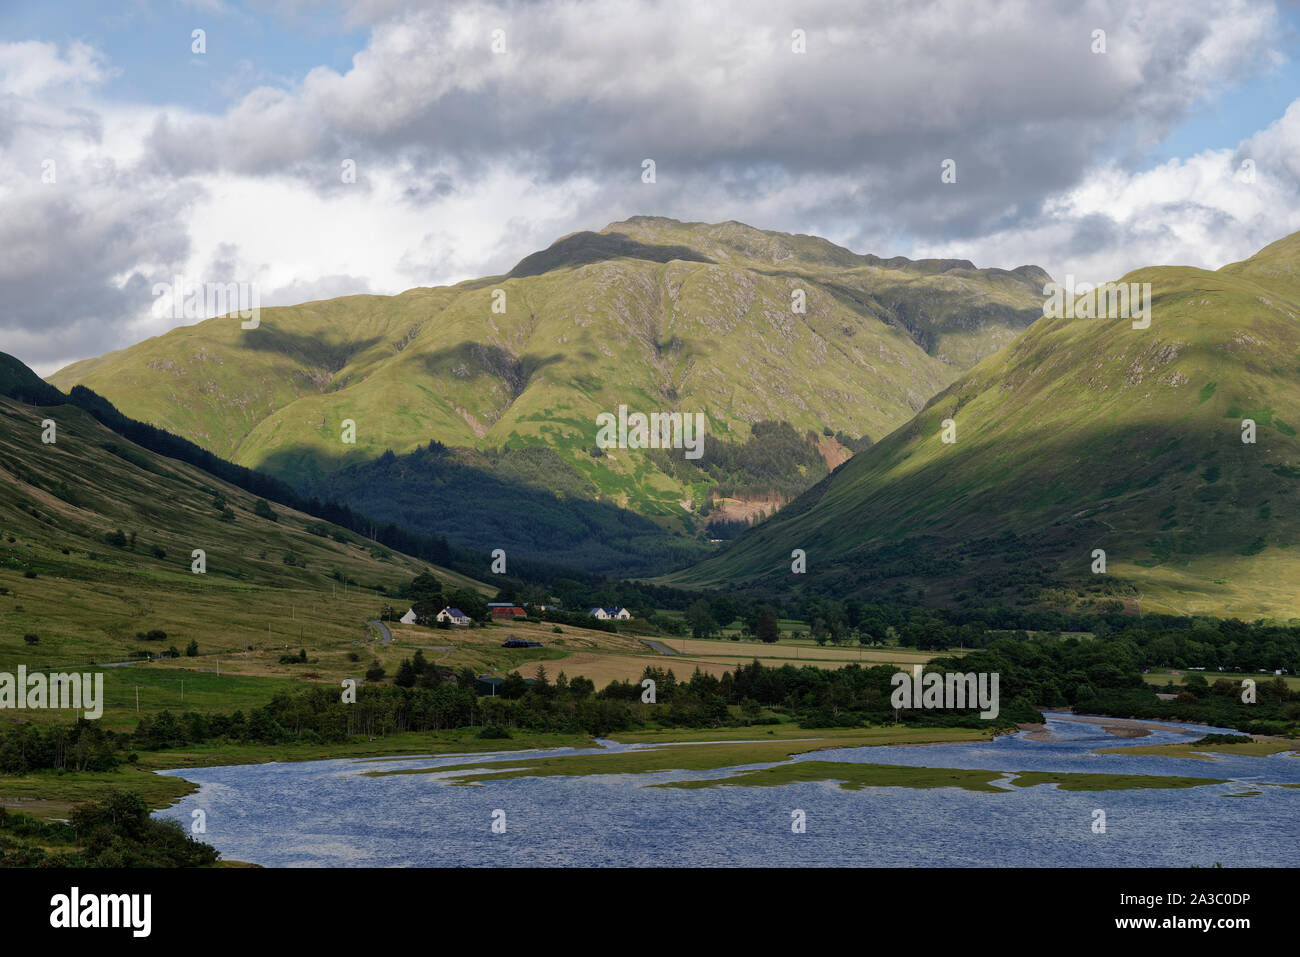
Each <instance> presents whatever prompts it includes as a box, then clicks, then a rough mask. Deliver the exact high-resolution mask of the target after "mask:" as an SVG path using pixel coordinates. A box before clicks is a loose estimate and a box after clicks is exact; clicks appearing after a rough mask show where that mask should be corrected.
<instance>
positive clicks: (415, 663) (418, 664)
mask: <svg viewBox="0 0 1300 957" xmlns="http://www.w3.org/2000/svg"><path fill="white" fill-rule="evenodd" d="M428 668H429V662H427V661H425V660H424V649H423V648H416V649H415V657H414V658H412V659H411V669H412V670H413V671H414V672H415V673H416V674H417V675H422V674H424V673H425V671H427V670H428ZM399 673H400V672H399Z"/></svg>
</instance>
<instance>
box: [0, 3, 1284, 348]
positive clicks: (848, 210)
mask: <svg viewBox="0 0 1300 957" xmlns="http://www.w3.org/2000/svg"><path fill="white" fill-rule="evenodd" d="M216 6H220V7H221V8H222V9H223V10H225V9H226V8H228V7H229V8H230V12H231V15H232V16H236V17H238V18H240V19H241V20H242V19H245V18H247V17H249V16H251V15H252V14H250V13H249V9H250V6H251V8H252V9H253V10H254V11H260V10H262V9H265V10H268V11H269V10H271V7H272V5H270V4H262V6H261V7H259V6H258V4H251V5H246V6H245V8H244V9H243V10H236V9H234V8H233V7H230V5H229V4H217V5H213V9H215V7H216ZM328 8H329V5H327V4H323V3H320V2H316V0H298V2H293V3H289V4H287V5H275V12H274V13H273V14H272V13H268V14H267V15H283V16H286V17H288V18H289V19H292V18H294V17H303V18H312V17H316V16H317V15H319V14H320V13H321V11H322V10H326V9H328ZM344 10H345V14H344V15H345V22H346V23H347V24H365V25H367V26H368V27H369V38H368V40H367V42H366V44H365V46H364V48H363V49H361V50H360V51H358V52H357V53H356V54H355V56H354V57H353V60H352V64H351V67H350V68H349V69H347V70H345V71H342V72H339V71H336V70H333V69H330V68H327V67H316V68H314V69H311V70H309V71H307V72H306V73H305V74H303V75H301V76H300V77H299V78H298V79H297V80H295V81H288V80H282V79H280V78H279V74H278V72H276V71H273V70H270V69H267V68H264V67H261V66H260V65H259V66H257V67H254V66H253V65H251V64H238V65H237V68H236V70H235V71H234V72H232V74H231V76H229V77H227V78H226V80H225V84H226V85H225V86H224V87H222V88H223V89H225V90H226V91H227V95H230V96H235V97H237V98H235V99H233V100H231V101H229V105H228V106H227V107H226V108H224V109H222V110H220V111H217V112H204V111H201V110H198V109H195V108H193V107H192V106H186V105H184V104H179V105H171V106H166V107H154V106H145V105H141V104H135V103H128V102H120V101H117V100H114V99H109V98H105V95H104V93H103V89H104V86H105V81H106V79H107V78H109V77H111V76H112V75H113V72H114V71H116V70H130V68H131V64H130V62H122V63H110V62H109V61H108V59H107V57H106V56H105V55H104V54H102V53H101V52H99V51H98V50H96V49H95V48H94V47H93V46H90V45H87V44H86V43H72V44H68V45H65V46H63V47H58V46H55V45H51V44H46V43H39V42H24V43H11V44H0V77H2V78H3V80H2V82H0V94H2V95H0V203H3V206H4V208H5V213H6V215H5V216H4V217H3V218H0V242H3V243H5V244H6V246H7V248H9V249H11V250H13V254H12V255H10V256H9V257H8V259H7V260H6V261H4V262H2V263H0V296H2V297H3V298H4V301H5V302H6V303H7V305H8V308H7V309H6V311H5V313H4V314H3V315H0V336H2V337H3V339H4V342H5V343H6V344H17V345H16V348H17V347H21V349H22V350H23V351H22V355H23V356H24V358H28V359H30V360H31V361H33V362H34V363H36V364H37V365H38V367H41V368H44V369H48V368H49V367H50V365H51V364H52V363H56V362H62V361H66V360H68V359H72V358H79V357H82V356H86V355H93V354H97V353H99V352H102V351H104V350H105V349H107V348H113V347H119V346H122V345H126V344H128V343H129V342H132V341H135V340H137V339H139V338H140V337H142V336H143V335H150V334H155V333H158V332H162V331H165V328H166V324H167V323H166V320H162V319H159V318H156V317H153V316H152V315H151V314H150V311H151V310H150V307H151V304H152V302H151V294H150V291H149V290H150V289H151V286H152V284H153V283H154V282H157V281H167V280H169V279H170V278H171V277H172V276H173V275H174V274H176V273H181V274H184V275H186V276H188V277H191V278H195V279H199V280H201V281H212V282H228V281H238V282H256V283H258V285H259V287H260V289H261V290H263V302H264V303H266V304H270V303H271V302H272V301H275V302H288V301H292V299H293V297H296V296H300V297H303V298H319V297H321V296H333V295H341V294H347V293H352V292H366V291H374V292H382V293H395V292H399V291H401V290H403V289H405V288H409V287H411V286H416V285H433V284H438V283H445V282H454V281H458V280H461V279H466V278H471V277H474V276H479V275H485V274H493V273H500V272H504V271H506V270H508V269H509V268H510V267H511V266H513V265H514V263H515V262H517V261H518V260H519V259H520V258H522V257H523V256H524V255H526V254H527V253H529V252H532V251H533V250H535V249H538V248H541V247H544V246H546V245H548V244H549V243H550V242H551V241H553V240H554V239H555V238H557V237H558V236H560V235H563V234H565V233H568V232H572V231H574V230H578V229H593V228H600V227H601V226H603V225H604V224H605V223H608V222H612V221H617V220H619V219H623V218H626V217H628V216H631V215H634V214H638V213H649V214H659V215H669V216H675V217H677V218H680V219H686V220H707V221H720V220H726V219H738V220H742V221H745V222H749V223H751V224H753V225H756V226H760V227H765V228H775V229H784V230H789V231H795V232H811V233H817V234H820V235H824V236H827V237H828V238H830V239H832V240H834V241H836V242H840V243H842V244H845V245H848V246H850V247H852V248H854V249H857V250H860V251H864V252H875V253H878V254H881V255H894V254H897V253H904V254H911V255H939V256H950V255H951V256H956V257H959V258H969V259H972V260H974V261H976V262H978V263H980V264H981V265H1010V266H1014V265H1019V264H1022V263H1025V262H1037V263H1039V264H1041V265H1044V266H1045V267H1047V268H1048V269H1049V271H1052V272H1053V273H1054V274H1056V273H1058V272H1060V271H1073V272H1075V273H1076V274H1078V275H1080V276H1081V277H1082V276H1084V275H1086V274H1089V273H1100V274H1101V275H1100V276H1099V277H1098V278H1110V277H1111V276H1113V275H1114V274H1115V273H1116V271H1118V272H1123V271H1127V269H1129V268H1133V267H1134V266H1138V265H1143V264H1145V263H1148V262H1166V261H1183V262H1187V261H1193V260H1196V261H1198V264H1199V262H1201V261H1203V262H1204V263H1205V264H1207V265H1219V264H1221V262H1222V261H1227V259H1232V258H1241V257H1242V256H1243V255H1248V254H1249V253H1250V252H1253V251H1254V249H1256V248H1258V247H1259V246H1262V245H1264V244H1265V243H1266V242H1268V241H1271V240H1272V239H1276V238H1278V236H1279V235H1281V233H1280V232H1279V230H1282V229H1284V228H1287V229H1294V228H1297V227H1298V226H1300V224H1297V223H1294V222H1293V221H1292V218H1291V217H1290V216H1289V214H1287V213H1286V210H1288V209H1295V208H1297V205H1298V204H1296V202H1295V200H1296V196H1295V192H1296V182H1297V174H1298V173H1300V170H1298V169H1297V160H1296V159H1295V158H1294V157H1296V156H1297V155H1298V154H1297V152H1296V150H1295V146H1297V145H1300V144H1297V143H1296V138H1297V136H1300V133H1298V132H1297V127H1300V121H1298V120H1297V118H1296V117H1293V116H1292V113H1291V112H1288V114H1287V117H1286V118H1284V119H1283V120H1281V121H1279V123H1277V124H1275V125H1274V126H1273V127H1270V128H1269V130H1265V131H1261V132H1260V133H1259V134H1257V135H1256V136H1255V137H1253V138H1252V139H1251V140H1250V141H1248V142H1247V143H1245V144H1242V145H1241V147H1240V148H1239V149H1238V150H1237V152H1236V153H1234V152H1233V151H1231V150H1220V151H1207V152H1205V153H1202V154H1200V155H1198V156H1195V157H1190V158H1187V159H1184V160H1177V161H1172V162H1170V163H1166V164H1164V165H1162V166H1158V167H1155V168H1145V167H1144V165H1143V162H1142V156H1143V154H1144V151H1145V150H1146V149H1148V148H1149V147H1150V146H1151V145H1152V144H1154V143H1157V142H1159V141H1160V139H1161V138H1162V137H1163V136H1164V135H1165V134H1166V133H1167V132H1168V131H1170V130H1172V129H1175V128H1176V127H1177V126H1178V125H1179V124H1180V123H1181V122H1182V121H1183V120H1185V119H1186V117H1187V116H1188V114H1189V112H1191V111H1193V110H1195V109H1196V108H1197V106H1198V104H1200V103H1202V102H1203V101H1205V100H1206V99H1207V98H1212V97H1214V96H1216V95H1218V94H1219V93H1220V92H1221V91H1223V90H1225V89H1227V88H1230V87H1232V86H1233V85H1234V84H1239V83H1241V82H1242V81H1243V80H1245V79H1247V78H1249V77H1251V76H1252V75H1254V74H1256V73H1257V72H1258V71H1261V70H1267V69H1269V68H1271V67H1272V66H1273V65H1275V64H1276V63H1277V62H1278V59H1279V56H1280V54H1279V52H1278V50H1277V49H1276V44H1277V42H1278V37H1279V35H1280V30H1279V19H1278V15H1277V12H1276V9H1275V8H1274V6H1273V5H1272V4H1269V3H1261V2H1250V0H1228V2H1225V3H1223V4H1220V5H1217V6H1215V7H1214V8H1210V9H1204V8H1202V9H1192V8H1189V7H1188V6H1187V5H1186V4H1184V3H1182V2H1181V0H1145V2H1122V0H1087V2H1084V3H1081V4H1078V5H1073V6H1066V5H1045V4H1042V5H1039V4H1026V3H1024V2H1021V0H984V2H980V3H972V2H960V3H959V2H957V0H918V2H915V3H909V4H888V3H873V4H867V5H864V4H862V3H861V2H858V0H852V2H850V0H834V2H833V0H813V2H810V3H804V4H798V5H796V4H790V3H781V2H776V0H750V2H744V0H733V2H729V3H721V2H720V3H710V4H699V3H696V2H688V0H593V2H589V3H572V2H565V0H556V2H546V3H524V2H501V3H489V2H483V0H468V2H453V3H447V4H439V5H436V6H433V5H427V4H421V3H402V2H397V0H356V2H352V3H347V4H344ZM285 11H287V12H285ZM497 29H500V30H504V31H505V33H504V37H505V49H506V52H505V53H501V54H497V53H494V52H493V51H492V46H491V44H492V31H493V30H497ZM796 29H798V30H803V31H804V32H805V35H806V45H807V52H806V53H796V52H794V51H793V50H792V46H791V43H792V40H791V34H792V31H794V30H796ZM1097 29H1104V30H1105V32H1106V52H1105V53H1102V54H1098V53H1094V52H1092V48H1093V42H1094V40H1093V32H1094V30H1097ZM254 83H255V84H258V85H257V86H255V87H254V88H252V89H251V90H250V89H249V88H248V87H249V85H250V84H254ZM1241 150H1248V151H1249V152H1250V153H1251V155H1252V156H1254V157H1255V158H1256V162H1257V168H1258V181H1257V183H1256V184H1253V185H1251V186H1249V187H1248V186H1247V184H1242V183H1235V182H1234V181H1233V179H1232V171H1233V170H1234V169H1235V168H1236V167H1237V166H1238V165H1239V162H1240V158H1241V157H1239V156H1238V155H1237V153H1240V152H1241ZM647 157H649V158H653V159H654V160H655V162H656V167H657V182H656V183H654V184H653V185H647V184H645V183H643V182H642V181H641V164H642V160H643V159H645V158H647ZM46 158H53V159H55V160H56V163H57V167H58V171H59V175H58V182H57V184H46V183H42V182H41V169H42V166H41V164H42V162H43V160H44V159H46ZM945 159H952V160H954V161H955V163H956V171H957V181H956V182H955V183H951V184H946V183H942V182H941V181H940V169H941V163H942V162H943V161H944V160H945ZM347 160H350V161H352V162H353V163H355V168H356V177H355V182H348V181H346V180H345V177H344V176H342V175H341V174H342V172H343V164H344V161H347ZM1243 247H1246V248H1243ZM1220 256H1222V257H1225V258H1224V259H1222V260H1218V259H1216V257H1220ZM66 300H72V301H71V302H68V301H66Z"/></svg>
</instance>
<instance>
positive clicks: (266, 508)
mask: <svg viewBox="0 0 1300 957" xmlns="http://www.w3.org/2000/svg"><path fill="white" fill-rule="evenodd" d="M253 514H254V515H256V516H257V517H258V518H265V519H267V520H269V521H272V522H278V521H279V520H280V516H279V515H276V514H275V509H273V508H271V503H270V502H268V501H267V500H266V499H264V498H259V499H258V500H257V504H255V505H254V506H253Z"/></svg>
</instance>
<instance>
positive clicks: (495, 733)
mask: <svg viewBox="0 0 1300 957" xmlns="http://www.w3.org/2000/svg"><path fill="white" fill-rule="evenodd" d="M477 737H480V738H508V737H510V732H509V731H507V730H506V729H505V728H503V727H501V726H499V725H495V724H489V725H488V726H487V727H485V728H484V729H483V730H482V731H480V732H479V733H478V735H477Z"/></svg>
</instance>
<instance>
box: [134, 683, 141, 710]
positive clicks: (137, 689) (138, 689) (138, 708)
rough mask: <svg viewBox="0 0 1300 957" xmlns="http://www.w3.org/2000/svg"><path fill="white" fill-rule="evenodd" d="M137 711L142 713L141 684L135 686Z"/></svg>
mask: <svg viewBox="0 0 1300 957" xmlns="http://www.w3.org/2000/svg"><path fill="white" fill-rule="evenodd" d="M135 711H136V714H139V713H140V686H139V685H136V686H135Z"/></svg>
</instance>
